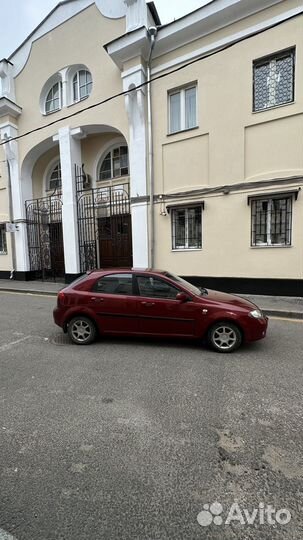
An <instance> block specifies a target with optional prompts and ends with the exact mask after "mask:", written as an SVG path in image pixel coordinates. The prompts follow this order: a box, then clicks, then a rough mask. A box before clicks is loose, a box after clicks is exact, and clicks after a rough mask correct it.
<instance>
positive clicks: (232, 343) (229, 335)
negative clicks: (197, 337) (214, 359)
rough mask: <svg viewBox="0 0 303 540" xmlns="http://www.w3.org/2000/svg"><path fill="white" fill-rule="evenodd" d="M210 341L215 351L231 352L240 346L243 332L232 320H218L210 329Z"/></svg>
mask: <svg viewBox="0 0 303 540" xmlns="http://www.w3.org/2000/svg"><path fill="white" fill-rule="evenodd" d="M208 343H209V344H210V346H211V347H212V348H213V349H214V350H215V351H218V352H221V353H231V352H232V351H235V350H236V349H238V347H240V345H241V343H242V334H241V331H240V330H239V328H238V327H237V326H236V325H235V324H233V323H231V322H228V321H222V322H217V323H216V324H214V325H213V326H212V327H211V328H210V329H209V331H208Z"/></svg>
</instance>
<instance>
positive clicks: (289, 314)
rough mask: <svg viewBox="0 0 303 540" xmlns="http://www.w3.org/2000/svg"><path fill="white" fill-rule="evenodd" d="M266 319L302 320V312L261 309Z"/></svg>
mask: <svg viewBox="0 0 303 540" xmlns="http://www.w3.org/2000/svg"><path fill="white" fill-rule="evenodd" d="M260 309H261V310H262V311H263V313H265V315H267V316H268V317H278V318H281V319H300V320H303V313H302V311H283V310H281V309H262V308H260Z"/></svg>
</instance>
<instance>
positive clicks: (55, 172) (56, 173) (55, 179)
mask: <svg viewBox="0 0 303 540" xmlns="http://www.w3.org/2000/svg"><path fill="white" fill-rule="evenodd" d="M61 185H62V180H61V165H60V163H57V165H55V167H53V169H52V170H51V172H50V175H49V181H48V189H49V190H50V191H51V190H52V191H53V190H55V189H59V188H61Z"/></svg>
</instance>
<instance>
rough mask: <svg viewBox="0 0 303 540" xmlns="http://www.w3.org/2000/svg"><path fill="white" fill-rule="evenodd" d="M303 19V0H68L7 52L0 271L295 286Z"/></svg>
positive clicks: (296, 291)
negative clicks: (154, 274)
mask: <svg viewBox="0 0 303 540" xmlns="http://www.w3.org/2000/svg"><path fill="white" fill-rule="evenodd" d="M302 30H303V5H302V3H301V2H299V1H297V0H262V1H260V0H213V1H212V2H209V3H208V4H207V5H206V6H204V7H202V8H200V9H198V10H196V11H195V12H193V13H190V14H188V15H187V16H185V17H183V18H182V19H179V20H176V21H174V22H173V23H171V24H168V25H161V24H160V20H159V17H158V14H157V11H156V9H155V5H154V4H153V3H150V4H146V3H145V1H143V0H142V1H141V0H125V1H123V0H117V1H115V2H111V3H109V2H107V1H106V0H98V1H97V0H96V1H91V0H73V1H71V0H68V1H65V2H61V3H60V4H59V5H58V7H57V8H56V9H55V10H53V12H52V13H51V14H50V15H49V16H48V17H47V18H46V19H45V21H43V22H42V24H41V25H40V26H39V27H38V28H37V29H36V30H35V31H34V32H33V34H32V35H31V36H29V38H28V39H27V40H26V41H25V42H24V43H23V44H22V45H21V46H20V47H19V49H17V51H15V53H14V54H13V55H12V56H11V57H10V58H9V59H8V60H2V61H1V63H0V81H1V82H0V133H1V146H0V176H1V178H0V277H3V278H8V277H11V278H12V279H65V280H66V281H70V280H71V279H73V278H74V277H76V276H77V275H79V274H80V273H82V272H85V271H87V270H90V269H91V268H94V267H96V266H102V267H108V266H116V267H121V266H131V265H133V266H135V267H148V266H152V267H157V268H166V269H169V270H170V271H173V272H176V273H178V274H180V275H182V276H187V277H190V278H191V280H192V281H193V282H195V283H198V284H203V285H206V286H212V287H214V288H221V289H225V290H233V291H236V292H259V293H261V294H266V293H268V294H285V295H294V296H302V295H303V288H302V283H303V281H302V278H303V195H302V185H303V148H302V147H303V62H302V57H303V32H302ZM79 35H81V44H79ZM150 79H151V83H149V80H150ZM6 229H7V231H6ZM9 231H14V232H9Z"/></svg>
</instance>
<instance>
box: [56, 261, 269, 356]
mask: <svg viewBox="0 0 303 540" xmlns="http://www.w3.org/2000/svg"><path fill="white" fill-rule="evenodd" d="M54 321H55V323H56V324H57V325H58V326H60V327H61V328H63V330H64V332H68V334H69V336H70V338H71V340H72V341H73V342H74V343H77V344H78V345H87V344H89V343H92V342H93V341H94V339H95V338H96V336H97V335H98V334H101V335H102V334H104V335H108V334H111V335H136V336H156V337H160V336H163V337H174V338H190V339H202V338H206V339H207V341H208V343H209V344H210V345H211V346H212V348H213V349H215V350H216V351H219V352H232V351H234V350H235V349H237V348H238V347H239V346H240V345H241V343H242V342H249V341H256V340H258V339H262V338H264V337H265V335H266V330H267V325H268V319H267V317H265V316H264V315H263V313H262V312H261V311H260V310H259V308H258V307H257V306H256V305H255V304H252V303H251V302H249V301H247V300H244V299H243V298H240V297H238V296H232V295H230V294H226V293H222V292H217V291H212V290H209V289H204V288H198V287H195V286H194V285H191V284H190V283H188V282H187V281H185V280H184V279H182V278H180V277H178V276H176V275H174V274H172V273H170V272H165V271H159V270H139V269H134V268H133V269H125V268H119V269H117V268H115V269H110V270H94V271H92V272H90V273H88V274H86V275H84V276H82V277H80V278H79V279H77V280H76V281H74V282H73V283H72V284H71V285H69V286H67V287H65V288H64V289H62V290H61V291H60V292H59V294H58V301H57V307H56V308H55V309H54Z"/></svg>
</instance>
